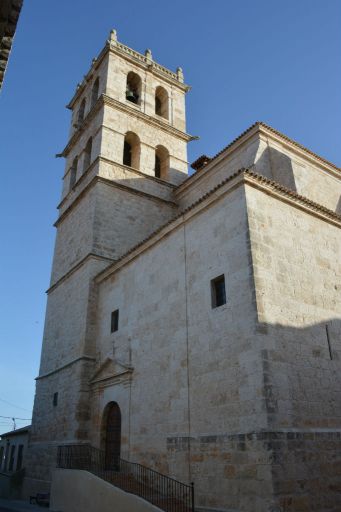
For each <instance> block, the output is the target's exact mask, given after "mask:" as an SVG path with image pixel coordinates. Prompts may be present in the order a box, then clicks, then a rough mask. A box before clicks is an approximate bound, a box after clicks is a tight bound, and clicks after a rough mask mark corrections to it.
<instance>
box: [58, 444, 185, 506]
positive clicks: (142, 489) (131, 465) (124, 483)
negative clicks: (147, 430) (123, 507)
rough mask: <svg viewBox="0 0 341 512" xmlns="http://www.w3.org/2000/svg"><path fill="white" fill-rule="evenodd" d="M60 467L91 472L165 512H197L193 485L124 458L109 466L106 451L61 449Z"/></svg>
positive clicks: (85, 446) (79, 447)
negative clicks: (195, 511) (195, 510)
mask: <svg viewBox="0 0 341 512" xmlns="http://www.w3.org/2000/svg"><path fill="white" fill-rule="evenodd" d="M57 467H58V468H62V469H82V470H85V471H89V472H90V473H93V474H94V475H96V476H97V477H99V478H102V479H103V480H105V481H106V482H109V483H111V484H113V485H115V486H116V487H119V488H120V489H122V490H123V491H126V492H129V493H131V494H135V495H136V496H140V497H141V498H143V499H145V500H147V501H149V502H150V503H152V504H153V505H155V506H156V507H158V508H160V509H161V510H164V511H165V512H194V486H193V484H191V485H187V484H184V483H182V482H179V481H178V480H175V479H173V478H170V477H168V476H166V475H162V474H161V473H158V472H157V471H154V470H153V469H150V468H147V467H146V466H142V465H141V464H137V463H135V462H129V461H126V460H123V459H121V458H116V459H115V460H114V461H110V462H109V461H108V458H107V457H106V455H105V452H104V451H102V450H99V449H97V448H94V447H93V446H90V445H88V444H82V445H77V444H74V445H63V446H59V447H58V455H57Z"/></svg>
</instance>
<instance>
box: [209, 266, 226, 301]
mask: <svg viewBox="0 0 341 512" xmlns="http://www.w3.org/2000/svg"><path fill="white" fill-rule="evenodd" d="M211 296H212V308H218V307H219V306H222V305H223V304H226V290H225V276H224V274H223V275H222V276H219V277H216V278H215V279H212V281H211Z"/></svg>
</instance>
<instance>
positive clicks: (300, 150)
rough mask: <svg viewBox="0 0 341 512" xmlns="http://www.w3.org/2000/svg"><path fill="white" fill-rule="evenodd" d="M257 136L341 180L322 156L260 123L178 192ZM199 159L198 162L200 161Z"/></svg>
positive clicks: (334, 168) (338, 170) (339, 175)
mask: <svg viewBox="0 0 341 512" xmlns="http://www.w3.org/2000/svg"><path fill="white" fill-rule="evenodd" d="M255 136H258V137H262V136H263V137H266V140H269V139H270V140H273V141H276V142H279V143H280V144H281V145H282V146H284V147H286V148H288V149H289V150H290V151H292V152H293V153H294V154H295V155H298V156H300V157H301V158H303V159H304V160H308V161H310V162H311V163H312V164H313V165H315V166H316V167H318V168H320V169H321V168H322V169H323V170H324V171H326V172H327V173H328V174H330V175H332V176H334V177H335V178H337V179H341V169H340V168H339V167H337V166H336V165H335V164H333V163H331V162H329V161H328V160H326V159H325V158H322V157H321V156H319V155H317V154H316V153H314V152H313V151H311V150H310V149H307V148H306V147H304V146H302V144H299V143H298V142H296V141H294V140H293V139H290V138H289V137H287V136H286V135H283V134H282V133H280V132H279V131H277V130H275V129H274V128H272V127H271V126H268V125H267V124H265V123H263V122H260V121H258V122H256V123H254V124H253V125H252V126H250V127H249V128H248V129H247V130H245V131H244V132H243V133H241V134H240V135H239V136H238V137H237V138H236V139H234V140H233V141H232V142H230V144H228V145H227V146H226V147H225V148H223V149H222V150H221V151H219V153H217V154H216V155H215V156H213V157H209V161H208V163H207V164H206V165H205V167H203V168H202V169H200V170H199V171H197V172H196V173H194V174H192V175H191V176H189V177H188V178H187V179H186V180H185V181H184V182H183V183H181V184H180V185H179V186H178V188H177V191H178V192H179V193H182V192H183V191H185V190H186V189H187V188H188V187H189V186H191V185H192V184H193V183H195V182H196V181H200V180H201V179H202V178H203V177H204V176H206V174H207V173H209V172H210V171H211V169H213V168H214V167H216V165H218V164H219V163H220V162H221V161H222V160H224V158H226V157H227V156H229V155H230V154H231V153H233V152H235V151H236V150H238V149H239V148H240V146H242V145H243V144H245V143H246V142H248V141H249V140H250V139H252V137H255ZM199 158H200V157H199ZM199 158H198V159H197V160H199Z"/></svg>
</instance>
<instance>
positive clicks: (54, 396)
mask: <svg viewBox="0 0 341 512" xmlns="http://www.w3.org/2000/svg"><path fill="white" fill-rule="evenodd" d="M57 405H58V392H56V393H53V407H57Z"/></svg>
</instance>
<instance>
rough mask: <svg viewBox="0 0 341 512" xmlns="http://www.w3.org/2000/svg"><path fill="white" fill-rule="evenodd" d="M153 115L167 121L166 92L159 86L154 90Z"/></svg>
mask: <svg viewBox="0 0 341 512" xmlns="http://www.w3.org/2000/svg"><path fill="white" fill-rule="evenodd" d="M155 114H156V115H158V116H160V117H164V118H165V119H168V92H167V91H166V89H164V88H163V87H161V86H158V87H157V88H156V90H155Z"/></svg>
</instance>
